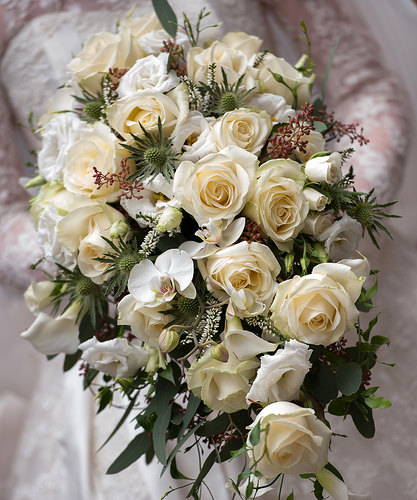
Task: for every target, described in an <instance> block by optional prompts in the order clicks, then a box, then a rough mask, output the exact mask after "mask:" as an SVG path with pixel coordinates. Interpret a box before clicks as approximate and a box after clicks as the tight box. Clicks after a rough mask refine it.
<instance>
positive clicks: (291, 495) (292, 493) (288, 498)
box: [287, 491, 294, 500]
mask: <svg viewBox="0 0 417 500" xmlns="http://www.w3.org/2000/svg"><path fill="white" fill-rule="evenodd" d="M287 500H294V492H293V491H292V492H291V493H290V494H289V495H288V496H287Z"/></svg>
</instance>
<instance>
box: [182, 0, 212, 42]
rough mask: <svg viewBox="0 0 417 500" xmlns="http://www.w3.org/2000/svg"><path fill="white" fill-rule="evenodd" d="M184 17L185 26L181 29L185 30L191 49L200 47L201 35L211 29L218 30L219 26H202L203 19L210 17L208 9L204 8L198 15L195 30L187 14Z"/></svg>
mask: <svg viewBox="0 0 417 500" xmlns="http://www.w3.org/2000/svg"><path fill="white" fill-rule="evenodd" d="M182 15H183V17H184V24H183V25H182V26H181V28H182V29H183V30H184V33H185V34H186V35H187V38H188V40H189V42H190V44H191V47H196V46H197V45H198V42H199V40H200V34H201V33H202V32H203V31H204V30H207V29H209V28H217V26H218V24H211V25H207V26H201V22H202V21H203V19H205V18H206V17H208V16H209V15H210V11H208V10H206V7H203V8H202V9H201V10H200V12H199V14H198V19H197V23H196V26H195V28H194V27H193V25H192V24H191V21H190V19H189V18H188V16H187V14H186V13H185V12H183V14H182Z"/></svg>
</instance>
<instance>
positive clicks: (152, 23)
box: [119, 12, 167, 67]
mask: <svg viewBox="0 0 417 500" xmlns="http://www.w3.org/2000/svg"><path fill="white" fill-rule="evenodd" d="M161 28H162V26H161V23H160V22H159V19H158V17H157V16H156V14H155V13H154V12H152V14H147V15H145V16H140V17H125V18H124V19H122V20H121V21H120V26H119V33H120V34H121V35H122V36H123V37H126V38H130V41H131V51H132V55H134V56H135V57H134V60H133V62H132V64H130V65H129V66H132V65H133V64H134V62H135V61H137V60H138V59H140V58H142V57H145V56H146V55H148V53H147V52H144V49H142V47H141V44H140V41H141V39H142V37H143V36H144V35H146V34H147V33H150V32H152V31H155V30H161ZM166 37H167V33H165V40H166V39H167V38H166ZM161 46H162V43H161V44H160V46H159V48H161ZM119 67H120V66H119Z"/></svg>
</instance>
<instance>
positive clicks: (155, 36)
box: [137, 29, 189, 55]
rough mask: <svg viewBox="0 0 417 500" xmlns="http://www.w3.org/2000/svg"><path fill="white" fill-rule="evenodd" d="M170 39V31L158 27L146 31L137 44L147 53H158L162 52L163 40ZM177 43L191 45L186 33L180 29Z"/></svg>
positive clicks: (185, 45)
mask: <svg viewBox="0 0 417 500" xmlns="http://www.w3.org/2000/svg"><path fill="white" fill-rule="evenodd" d="M168 39H169V35H168V33H167V32H166V31H165V30H163V29H156V30H152V31H149V32H148V33H145V34H144V35H142V36H141V37H139V38H138V39H137V44H138V45H139V47H140V48H141V50H142V51H143V52H144V53H146V54H155V55H158V54H160V53H161V47H163V42H166V41H167V40H168ZM175 43H177V44H178V45H182V46H183V47H184V48H186V47H187V46H189V41H188V38H187V35H186V34H185V33H181V32H180V31H178V33H177V35H176V37H175Z"/></svg>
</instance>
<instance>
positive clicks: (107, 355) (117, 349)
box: [80, 337, 149, 378]
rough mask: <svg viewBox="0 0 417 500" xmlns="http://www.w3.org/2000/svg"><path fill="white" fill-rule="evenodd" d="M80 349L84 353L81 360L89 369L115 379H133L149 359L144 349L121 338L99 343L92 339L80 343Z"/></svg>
mask: <svg viewBox="0 0 417 500" xmlns="http://www.w3.org/2000/svg"><path fill="white" fill-rule="evenodd" d="M80 349H81V350H82V351H84V352H83V354H82V356H81V359H83V360H84V361H85V362H86V363H88V364H89V366H90V367H91V368H94V369H95V370H99V371H101V372H103V373H106V374H107V375H110V376H111V377H115V378H126V377H133V376H134V375H135V374H136V372H137V371H138V370H139V368H142V367H144V366H145V365H146V362H147V360H148V357H149V353H148V352H146V351H145V349H143V348H142V347H139V346H135V345H132V344H129V343H128V341H127V340H126V339H122V338H116V339H112V340H107V341H105V342H99V341H98V340H97V339H96V338H95V337H93V338H92V339H89V340H87V341H86V342H84V343H82V344H81V345H80Z"/></svg>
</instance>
